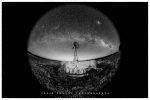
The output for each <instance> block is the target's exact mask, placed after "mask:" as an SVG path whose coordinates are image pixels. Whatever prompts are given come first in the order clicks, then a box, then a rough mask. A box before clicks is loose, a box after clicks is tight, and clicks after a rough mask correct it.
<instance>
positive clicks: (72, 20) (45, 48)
mask: <svg viewBox="0 0 150 100" xmlns="http://www.w3.org/2000/svg"><path fill="white" fill-rule="evenodd" d="M75 41H76V42H78V43H79V49H78V50H77V53H78V60H89V59H94V58H99V57H103V56H105V55H109V54H111V53H114V52H116V51H117V50H118V48H119V44H120V43H119V37H118V33H117V30H116V29H115V27H114V26H113V24H112V23H111V21H110V20H109V18H108V17H107V16H105V15H104V14H102V13H100V12H99V11H98V10H96V9H94V8H91V7H87V6H83V5H67V6H66V5H65V6H60V7H57V8H55V9H52V10H50V11H49V12H47V13H46V14H45V15H43V17H42V18H41V19H39V20H38V21H37V23H36V24H35V26H34V28H33V31H32V32H31V36H30V39H29V46H28V50H29V52H31V53H34V54H36V55H39V56H42V57H45V58H48V59H55V60H64V61H72V60H73V58H74V50H73V49H72V47H73V43H74V42H75Z"/></svg>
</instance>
